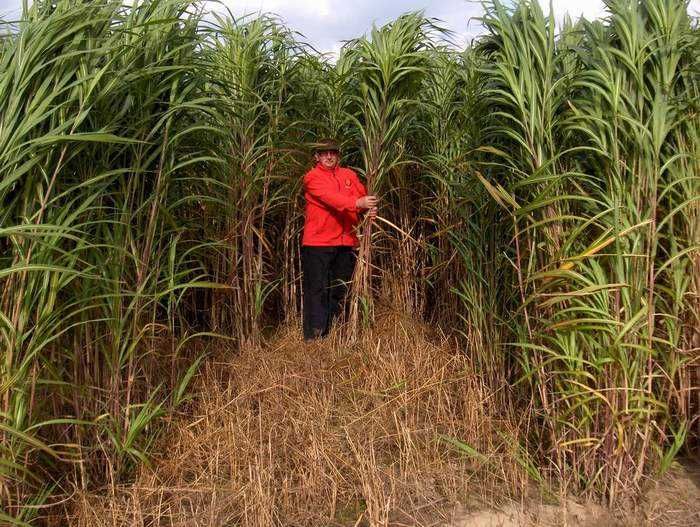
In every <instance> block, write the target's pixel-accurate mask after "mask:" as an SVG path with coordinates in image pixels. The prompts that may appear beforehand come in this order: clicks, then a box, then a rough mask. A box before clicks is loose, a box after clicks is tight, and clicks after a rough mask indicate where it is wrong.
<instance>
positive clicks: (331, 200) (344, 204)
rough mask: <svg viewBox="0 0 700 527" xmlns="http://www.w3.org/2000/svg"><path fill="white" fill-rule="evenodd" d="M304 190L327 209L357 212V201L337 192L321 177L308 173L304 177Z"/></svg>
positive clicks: (326, 179) (331, 184)
mask: <svg viewBox="0 0 700 527" xmlns="http://www.w3.org/2000/svg"><path fill="white" fill-rule="evenodd" d="M304 189H305V190H306V192H308V193H309V195H310V196H312V197H314V198H315V199H317V200H318V201H320V202H321V203H323V204H324V205H326V206H327V207H330V208H331V209H334V210H337V211H339V212H342V211H349V212H357V199H355V198H353V197H352V196H348V195H347V194H343V193H342V192H339V191H338V189H336V188H335V184H334V183H333V181H331V180H330V179H329V178H326V177H324V176H323V175H317V174H314V173H313V172H309V173H308V174H306V175H305V176H304Z"/></svg>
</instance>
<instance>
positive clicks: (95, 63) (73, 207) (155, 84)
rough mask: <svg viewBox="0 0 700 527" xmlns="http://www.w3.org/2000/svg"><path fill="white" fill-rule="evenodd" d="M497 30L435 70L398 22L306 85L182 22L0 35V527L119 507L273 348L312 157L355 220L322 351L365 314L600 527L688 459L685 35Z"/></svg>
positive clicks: (688, 52)
mask: <svg viewBox="0 0 700 527" xmlns="http://www.w3.org/2000/svg"><path fill="white" fill-rule="evenodd" d="M507 4H508V5H506V4H505V3H501V2H500V1H499V0H488V1H487V2H486V3H485V5H484V9H485V12H484V15H483V18H482V19H481V23H482V24H483V27H484V29H485V31H484V34H483V36H481V37H479V38H478V39H477V40H476V41H474V42H473V43H472V45H471V46H470V47H469V48H467V49H465V50H455V49H454V48H453V47H452V46H449V45H447V44H446V41H445V37H446V35H445V32H444V31H443V30H442V29H441V28H440V24H439V22H438V21H435V20H431V19H426V18H425V17H424V16H423V15H422V14H420V13H412V14H406V15H404V16H402V17H400V18H398V19H396V20H395V21H393V22H391V23H389V24H387V25H385V26H383V27H377V28H375V29H373V30H372V32H371V33H370V34H368V35H366V36H364V37H359V38H357V39H356V40H352V41H350V42H348V43H347V44H346V45H345V46H344V47H343V49H342V51H341V53H340V55H339V56H338V57H337V58H336V59H334V60H329V58H328V57H324V56H322V55H320V54H319V53H318V52H316V51H315V50H314V49H313V48H311V47H310V46H309V45H307V44H305V43H304V42H303V40H302V39H301V37H300V36H299V35H298V34H296V33H295V32H293V31H292V30H291V29H289V28H287V27H285V26H284V25H283V24H282V23H281V22H280V21H279V20H278V19H276V18H275V17H273V16H258V17H244V18H239V19H234V18H233V17H232V16H231V15H229V14H221V13H222V12H221V11H219V12H218V14H212V13H208V12H206V11H205V6H204V5H203V4H202V3H200V2H187V1H184V0H160V1H155V0H150V1H146V0H136V1H133V2H125V3H122V2H121V0H101V1H87V0H84V1H75V0H54V1H52V2H46V1H42V0H37V1H35V2H33V3H32V4H31V6H28V5H25V7H24V9H23V12H22V15H21V16H20V18H19V20H17V21H8V22H4V23H3V31H2V35H1V36H0V170H1V174H2V175H1V176H0V503H1V504H2V506H1V507H0V523H8V524H10V525H39V524H41V522H42V521H43V520H42V518H43V517H44V515H45V512H46V510H47V509H50V508H51V507H50V506H51V505H52V504H54V503H56V502H57V501H60V500H62V499H64V498H65V496H68V495H70V494H71V492H72V491H73V489H82V490H89V489H95V488H102V487H104V486H109V485H116V484H119V483H121V482H124V481H128V480H129V479H130V478H133V476H134V473H135V470H136V469H137V468H138V467H139V466H143V465H145V464H148V463H149V459H150V457H151V455H152V454H153V451H154V448H155V445H157V444H158V441H159V439H160V435H161V434H162V432H163V430H164V426H165V424H164V423H166V422H167V421H169V420H170V419H171V418H172V416H174V415H176V414H178V413H180V412H182V411H183V408H186V404H185V403H186V402H187V401H188V398H189V397H190V394H191V388H192V384H193V379H195V378H196V377H197V376H198V375H199V370H200V366H201V365H202V364H203V363H204V361H206V360H207V356H208V355H210V354H211V353H213V352H214V351H217V350H220V349H222V348H226V349H230V350H232V351H233V352H235V351H236V350H241V352H245V350H249V349H252V347H257V346H260V345H261V343H264V341H265V339H266V338H267V336H269V335H270V334H271V333H272V332H273V331H274V330H275V328H277V327H280V326H282V325H284V324H294V323H296V322H297V321H298V319H299V315H300V306H301V295H302V293H303V292H302V291H301V280H300V267H299V234H300V231H301V226H302V222H303V220H302V216H301V211H302V208H301V206H302V203H301V195H300V194H301V193H300V184H301V175H302V174H303V173H304V172H305V171H306V170H307V169H308V168H309V167H310V163H311V145H312V144H313V143H314V142H315V141H317V140H318V139H319V138H321V137H336V138H338V140H339V141H341V142H342V144H343V147H344V148H343V163H345V164H347V165H348V166H351V167H354V168H355V169H356V170H357V171H358V173H359V174H360V175H361V177H362V178H363V179H364V181H365V182H366V184H367V187H368V189H369V190H370V191H371V192H373V193H376V194H378V195H379V196H380V198H381V207H380V210H379V218H378V219H377V220H376V221H375V222H373V223H369V222H365V223H363V224H362V225H361V226H360V232H361V234H362V238H361V246H360V263H359V265H358V268H357V271H356V276H355V281H354V284H353V291H352V295H351V298H350V301H351V310H350V320H349V321H348V323H347V326H346V327H345V328H344V338H346V339H347V341H348V342H349V343H351V342H355V341H357V340H358V339H360V338H361V337H362V335H364V334H366V333H367V332H368V331H371V330H372V329H371V328H372V323H373V320H374V318H375V314H376V304H377V299H379V298H389V299H391V300H390V302H391V303H393V304H394V305H396V306H401V310H402V311H404V312H405V314H407V315H408V316H410V317H413V318H414V319H416V320H420V321H423V322H427V323H429V324H431V325H432V326H433V327H435V328H439V329H440V331H441V332H443V334H445V335H448V336H449V338H451V339H454V341H455V342H457V343H458V345H457V347H456V351H455V353H459V354H461V355H463V356H465V357H466V358H467V359H468V361H469V364H470V365H471V366H470V367H471V368H472V369H473V371H474V373H475V374H476V375H478V377H479V383H482V384H483V386H486V387H488V389H489V390H490V391H492V392H493V393H494V394H495V395H494V396H493V397H490V398H489V399H488V403H485V404H488V405H492V406H491V410H490V411H491V412H492V413H497V412H502V413H503V414H504V415H505V414H507V415H511V416H517V418H518V419H519V420H520V422H521V423H522V429H521V430H520V432H519V433H518V434H517V436H513V437H510V439H509V440H510V441H513V442H514V444H513V450H514V451H516V452H518V459H519V462H520V463H521V464H522V466H523V467H525V468H526V470H527V473H528V474H529V477H530V478H531V479H532V481H533V482H534V483H536V484H542V485H545V484H546V485H547V486H548V487H550V488H559V489H564V490H565V491H566V492H570V493H573V494H576V495H580V496H587V497H590V498H595V499H598V500H601V501H603V502H605V503H606V504H609V505H614V504H616V503H618V502H619V501H620V500H623V499H627V498H629V497H634V496H636V495H638V494H639V493H640V492H641V491H642V489H643V488H644V485H645V483H646V482H647V481H649V480H650V479H654V478H656V477H658V476H659V475H661V474H662V473H664V471H666V470H667V469H668V468H669V467H670V466H671V464H672V462H673V460H674V458H675V457H676V456H677V455H678V454H679V453H681V452H683V451H687V450H689V449H691V448H692V447H693V445H697V438H698V436H699V435H700V419H699V415H700V391H698V388H699V385H700V363H699V361H700V138H699V136H698V134H699V130H700V116H699V114H698V111H699V109H700V104H699V101H700V77H699V74H700V61H699V60H698V57H700V32H699V31H698V20H697V18H693V17H692V16H690V15H688V9H687V2H685V1H681V0H645V1H633V0H607V1H606V5H607V16H606V17H605V18H604V19H601V20H597V21H593V22H589V21H586V20H583V19H582V20H579V21H576V22H573V21H570V20H565V21H564V23H563V24H561V25H557V24H556V22H555V20H554V18H553V16H548V15H545V14H544V13H543V11H542V9H541V8H540V6H539V3H537V2H529V1H525V0H523V1H519V2H516V3H515V6H514V7H512V6H511V5H510V4H511V3H510V2H508V3H507ZM217 352H218V351H217ZM417 375H420V372H418V373H417ZM387 388H388V387H387ZM455 429H457V430H458V429H461V427H460V426H458V425H456V426H455ZM454 439H455V440H457V443H456V444H459V445H462V448H463V450H464V453H465V456H466V457H469V456H472V457H473V456H478V455H480V454H479V453H478V452H476V451H475V450H474V449H473V448H472V447H470V445H469V444H467V443H466V442H464V441H463V440H464V439H465V438H459V437H456V438H454Z"/></svg>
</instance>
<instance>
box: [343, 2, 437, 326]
mask: <svg viewBox="0 0 700 527" xmlns="http://www.w3.org/2000/svg"><path fill="white" fill-rule="evenodd" d="M434 30H435V27H434V25H433V24H432V23H431V22H430V21H429V20H427V19H426V18H424V17H423V16H422V14H420V13H412V14H407V15H403V16H401V17H399V18H398V19H396V20H395V21H394V22H392V23H391V24H387V25H386V26H384V27H381V28H376V27H375V28H374V29H373V30H372V32H371V34H370V36H369V37H365V38H361V39H357V40H355V41H352V42H350V43H349V44H348V48H347V53H348V55H349V58H350V59H351V60H352V61H353V64H352V67H353V69H354V70H355V72H356V75H355V77H356V81H357V84H356V88H355V89H356V90H357V91H356V93H355V95H354V97H355V104H356V110H355V112H356V114H355V116H356V117H355V119H356V130H355V133H356V134H357V139H358V142H359V145H360V156H361V159H362V165H363V166H362V168H361V172H362V173H363V175H364V178H365V183H366V186H367V191H368V192H369V193H370V194H377V193H380V194H384V192H388V191H390V190H391V188H390V183H389V179H390V177H391V176H393V177H394V178H398V179H401V178H402V174H400V172H402V170H403V167H402V165H404V164H405V163H406V162H407V161H408V160H409V159H410V156H409V155H408V154H407V152H406V148H405V147H406V145H405V142H406V138H407V137H408V136H409V135H410V134H411V132H412V130H414V127H415V126H416V122H415V119H414V115H415V110H416V107H417V99H418V88H419V86H420V82H421V80H422V78H423V77H424V75H425V74H426V72H427V70H428V68H429V61H428V56H427V55H426V54H425V50H426V49H428V48H429V47H430V46H431V43H430V38H429V37H430V33H431V32H432V31H434ZM395 203H396V202H395ZM397 204H398V203H397ZM387 208H388V207H387ZM385 210H386V209H385ZM404 210H406V208H405V207H404ZM372 234H373V233H372V223H371V222H364V223H363V225H362V227H361V241H360V249H359V258H358V265H357V267H356V270H355V276H354V281H353V292H352V301H351V306H350V327H351V328H356V327H357V325H358V323H360V322H361V319H362V318H363V317H364V318H365V319H371V317H372V309H373V307H372V306H373V303H372V294H371V292H372V281H371V277H372V269H373V260H372V250H371V248H372V245H373V241H372Z"/></svg>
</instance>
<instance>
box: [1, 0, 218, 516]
mask: <svg viewBox="0 0 700 527" xmlns="http://www.w3.org/2000/svg"><path fill="white" fill-rule="evenodd" d="M198 20H199V12H198V8H197V7H196V6H193V5H190V4H189V3H187V2H180V1H176V0H173V1H166V2H158V3H150V2H149V3H140V2H137V3H131V4H130V5H129V6H122V5H121V4H120V3H119V2H107V3H104V4H102V3H89V2H85V3H78V4H76V3H75V2H63V1H59V2H51V3H45V2H35V3H34V4H33V5H32V7H31V8H28V7H26V8H25V11H24V13H23V15H22V17H21V20H20V21H19V22H18V23H17V25H16V26H15V27H14V28H12V29H11V31H9V32H8V33H7V35H6V36H5V37H4V41H3V51H2V55H1V60H2V63H3V64H2V69H1V70H0V108H2V116H1V117H0V164H1V166H2V168H3V178H2V181H1V182H0V202H1V203H2V213H1V214H0V260H1V261H2V264H3V266H2V267H3V271H2V273H1V274H0V283H1V284H2V293H1V296H0V346H1V347H2V354H1V355H2V365H1V366H0V368H1V370H0V373H1V378H2V383H1V387H2V392H1V393H0V397H1V398H2V400H1V403H0V404H1V405H2V408H1V414H2V416H1V419H2V422H1V423H0V434H2V442H1V443H0V466H1V467H2V468H1V469H0V494H1V495H2V502H3V505H4V506H6V507H4V508H5V511H7V512H6V514H7V515H8V516H7V517H3V518H2V519H3V521H5V520H7V521H27V520H29V519H31V517H32V516H33V515H35V514H36V513H37V512H38V511H39V510H40V509H36V508H32V507H24V506H23V505H24V504H27V503H32V498H30V496H31V495H32V494H34V493H37V496H39V498H37V499H41V496H44V497H45V496H46V492H45V491H44V490H42V487H43V488H44V489H46V488H48V485H50V484H51V481H52V480H53V479H54V478H56V481H58V482H59V483H58V484H59V485H60V484H61V479H62V477H63V476H64V475H65V474H66V471H64V470H63V466H64V465H63V463H65V462H66V461H75V462H76V464H75V465H74V467H75V468H76V470H77V477H78V482H79V484H80V485H82V486H87V485H89V484H90V482H91V481H112V482H116V481H118V479H119V478H120V477H121V475H122V474H123V473H124V469H126V468H128V467H129V466H131V465H133V463H134V462H140V461H143V460H144V459H145V453H144V452H145V450H147V448H148V445H149V441H150V439H152V437H153V435H152V430H153V429H152V428H151V427H152V425H153V420H154V418H155V417H157V416H158V415H159V414H160V413H161V412H162V409H163V407H164V404H165V403H166V401H167V399H168V397H169V396H171V397H170V401H171V403H173V404H174V403H177V401H178V400H179V398H180V396H181V394H182V389H183V385H181V387H180V389H178V390H175V391H172V392H170V391H169V390H170V388H173V387H174V386H173V384H172V382H171V381H173V380H174V378H170V376H168V375H164V372H165V371H169V370H170V368H164V364H162V362H163V361H159V360H154V359H156V358H157V357H159V356H161V352H166V353H167V352H168V351H172V349H171V348H170V346H161V345H158V342H159V341H160V340H161V339H160V337H161V336H164V335H171V336H172V337H173V338H175V337H176V335H177V334H181V333H182V331H183V330H186V329H187V326H186V327H185V328H183V327H182V318H181V317H180V316H179V313H180V301H181V300H182V298H183V296H184V294H185V292H186V290H187V289H188V288H191V287H194V286H195V284H196V282H197V280H196V276H197V273H198V271H197V269H198V263H197V258H196V256H195V255H196V253H197V249H196V244H194V243H193V242H191V241H190V240H187V238H188V226H187V222H186V220H185V218H184V217H182V216H180V218H179V222H178V221H177V220H175V218H178V216H179V214H178V213H179V210H180V207H181V206H182V205H183V203H189V202H190V199H191V198H190V197H189V196H188V195H187V192H182V190H183V186H184V183H183V181H184V180H181V179H180V177H181V176H182V175H183V174H184V173H185V172H186V171H187V170H188V168H187V167H192V166H195V165H199V164H201V163H202V161H203V158H202V157H201V156H200V154H199V148H198V146H197V142H196V141H195V140H193V137H194V136H195V135H196V132H197V130H198V128H199V122H200V120H201V119H202V117H203V115H204V114H205V112H206V109H207V108H208V105H207V104H206V99H203V98H198V97H199V95H200V93H199V84H198V82H197V81H196V75H193V69H194V61H193V53H194V49H195V47H196V43H197V39H198V37H197V27H198ZM183 194H184V195H183ZM179 198H181V199H179ZM183 244H184V245H187V246H188V247H189V250H188V251H184V250H181V247H182V245H183ZM173 342H174V341H173ZM173 346H175V345H174V344H173ZM172 365H173V370H177V369H178V368H179V365H178V364H177V363H176V362H173V363H172ZM156 377H157V379H158V381H156V380H155V379H156ZM88 460H90V461H91V462H90V463H88V462H87V461H88ZM8 518H10V519H9V520H8Z"/></svg>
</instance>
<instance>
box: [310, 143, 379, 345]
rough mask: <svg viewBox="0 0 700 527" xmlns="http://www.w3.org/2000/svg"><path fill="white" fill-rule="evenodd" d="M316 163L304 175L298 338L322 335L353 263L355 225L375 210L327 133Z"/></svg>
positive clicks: (342, 294) (338, 307) (337, 309)
mask: <svg viewBox="0 0 700 527" xmlns="http://www.w3.org/2000/svg"><path fill="white" fill-rule="evenodd" d="M314 160H315V161H316V166H315V167H314V168H312V169H311V170H309V172H307V173H306V175H305V176H304V197H305V199H306V208H305V211H304V216H305V218H304V235H303V238H302V251H301V266H302V271H303V273H304V278H303V281H304V339H305V340H310V339H315V338H318V337H322V336H325V335H326V334H327V333H328V330H329V329H330V325H331V321H332V319H333V317H335V316H337V315H338V314H340V310H341V307H342V305H343V301H344V297H345V295H346V293H347V289H348V283H349V282H350V280H351V279H352V273H353V271H354V269H355V258H356V255H355V248H356V247H357V245H358V240H357V235H356V234H355V227H356V226H357V224H358V223H359V219H360V218H359V217H360V214H362V213H365V212H366V213H368V214H369V216H370V217H372V218H373V217H375V216H376V214H377V209H376V206H377V198H376V196H368V195H367V191H366V190H365V187H364V185H363V184H362V183H360V180H359V179H358V178H357V174H355V172H353V171H352V170H350V169H348V168H343V167H341V166H339V162H340V148H339V147H338V144H337V143H336V142H335V141H332V140H330V139H326V140H323V141H321V142H319V143H318V146H317V148H316V151H315V153H314Z"/></svg>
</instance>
